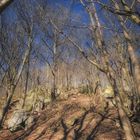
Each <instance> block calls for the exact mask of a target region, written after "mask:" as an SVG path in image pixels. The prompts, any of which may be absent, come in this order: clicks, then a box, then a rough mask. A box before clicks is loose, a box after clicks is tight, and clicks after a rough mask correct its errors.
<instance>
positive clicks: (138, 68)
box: [114, 2, 140, 97]
mask: <svg viewBox="0 0 140 140" xmlns="http://www.w3.org/2000/svg"><path fill="white" fill-rule="evenodd" d="M114 4H115V8H116V9H118V10H120V7H119V5H118V4H117V3H116V2H115V3H114ZM118 19H119V21H120V24H121V26H122V27H123V33H124V37H125V39H126V41H127V50H128V54H129V56H130V59H131V62H132V65H133V67H134V78H135V81H136V85H137V90H138V94H139V97H140V65H139V60H138V58H137V56H136V53H135V50H134V46H133V44H132V42H131V40H132V38H131V36H130V35H129V33H128V32H127V28H126V26H125V25H124V23H123V18H122V17H121V16H118Z"/></svg>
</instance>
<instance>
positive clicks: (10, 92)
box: [0, 85, 15, 127]
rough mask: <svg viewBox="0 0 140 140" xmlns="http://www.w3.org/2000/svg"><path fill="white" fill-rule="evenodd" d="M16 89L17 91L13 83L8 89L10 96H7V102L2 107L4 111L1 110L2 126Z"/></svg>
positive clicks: (0, 120) (0, 125)
mask: <svg viewBox="0 0 140 140" xmlns="http://www.w3.org/2000/svg"><path fill="white" fill-rule="evenodd" d="M14 91H15V86H13V85H11V86H10V88H9V89H8V91H7V92H8V98H7V100H6V102H5V104H4V106H3V108H2V112H1V116H0V127H2V125H3V121H4V118H5V115H6V113H7V111H8V108H9V105H10V103H11V100H12V97H13V94H14Z"/></svg>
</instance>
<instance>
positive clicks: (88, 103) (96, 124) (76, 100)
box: [0, 95, 140, 140]
mask: <svg viewBox="0 0 140 140" xmlns="http://www.w3.org/2000/svg"><path fill="white" fill-rule="evenodd" d="M100 104H101V103H98V104H97V105H96V107H95V106H93V105H92V98H91V97H90V96H88V95H77V96H76V95H73V96H71V97H69V99H68V100H62V101H57V102H56V103H53V104H50V105H48V106H47V107H46V109H45V110H43V111H42V112H40V113H38V114H37V115H36V117H37V121H36V123H35V124H34V125H33V126H31V128H29V129H28V130H26V131H25V130H20V131H17V132H14V133H11V132H10V131H9V130H6V129H5V130H4V129H3V130H1V131H0V140H22V139H25V140H125V137H124V133H123V130H122V128H121V126H120V125H119V119H118V113H117V109H116V108H115V107H112V108H108V107H106V108H105V110H104V112H102V113H101V112H100V113H99V112H98V107H99V106H100ZM8 116H10V115H9V114H8ZM139 128H140V127H139V126H138V125H137V127H135V129H136V130H138V129H139Z"/></svg>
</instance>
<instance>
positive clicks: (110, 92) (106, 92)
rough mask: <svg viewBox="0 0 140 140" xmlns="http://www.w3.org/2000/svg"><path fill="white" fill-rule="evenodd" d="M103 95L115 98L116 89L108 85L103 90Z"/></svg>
mask: <svg viewBox="0 0 140 140" xmlns="http://www.w3.org/2000/svg"><path fill="white" fill-rule="evenodd" d="M102 95H103V96H104V97H105V98H113V97H114V91H113V89H112V87H111V86H107V87H106V88H105V89H104V90H103V92H102Z"/></svg>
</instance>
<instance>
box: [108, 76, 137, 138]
mask: <svg viewBox="0 0 140 140" xmlns="http://www.w3.org/2000/svg"><path fill="white" fill-rule="evenodd" d="M108 80H109V82H110V84H111V86H112V88H113V90H114V95H115V101H116V105H117V109H118V113H119V117H120V121H121V123H122V127H123V130H124V133H125V137H126V139H127V140H136V137H135V133H134V130H133V127H132V125H131V123H130V120H129V118H128V116H127V114H126V112H125V110H124V108H123V103H122V100H121V97H120V93H119V90H118V87H117V84H116V80H115V79H114V78H112V76H111V75H110V74H108Z"/></svg>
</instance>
